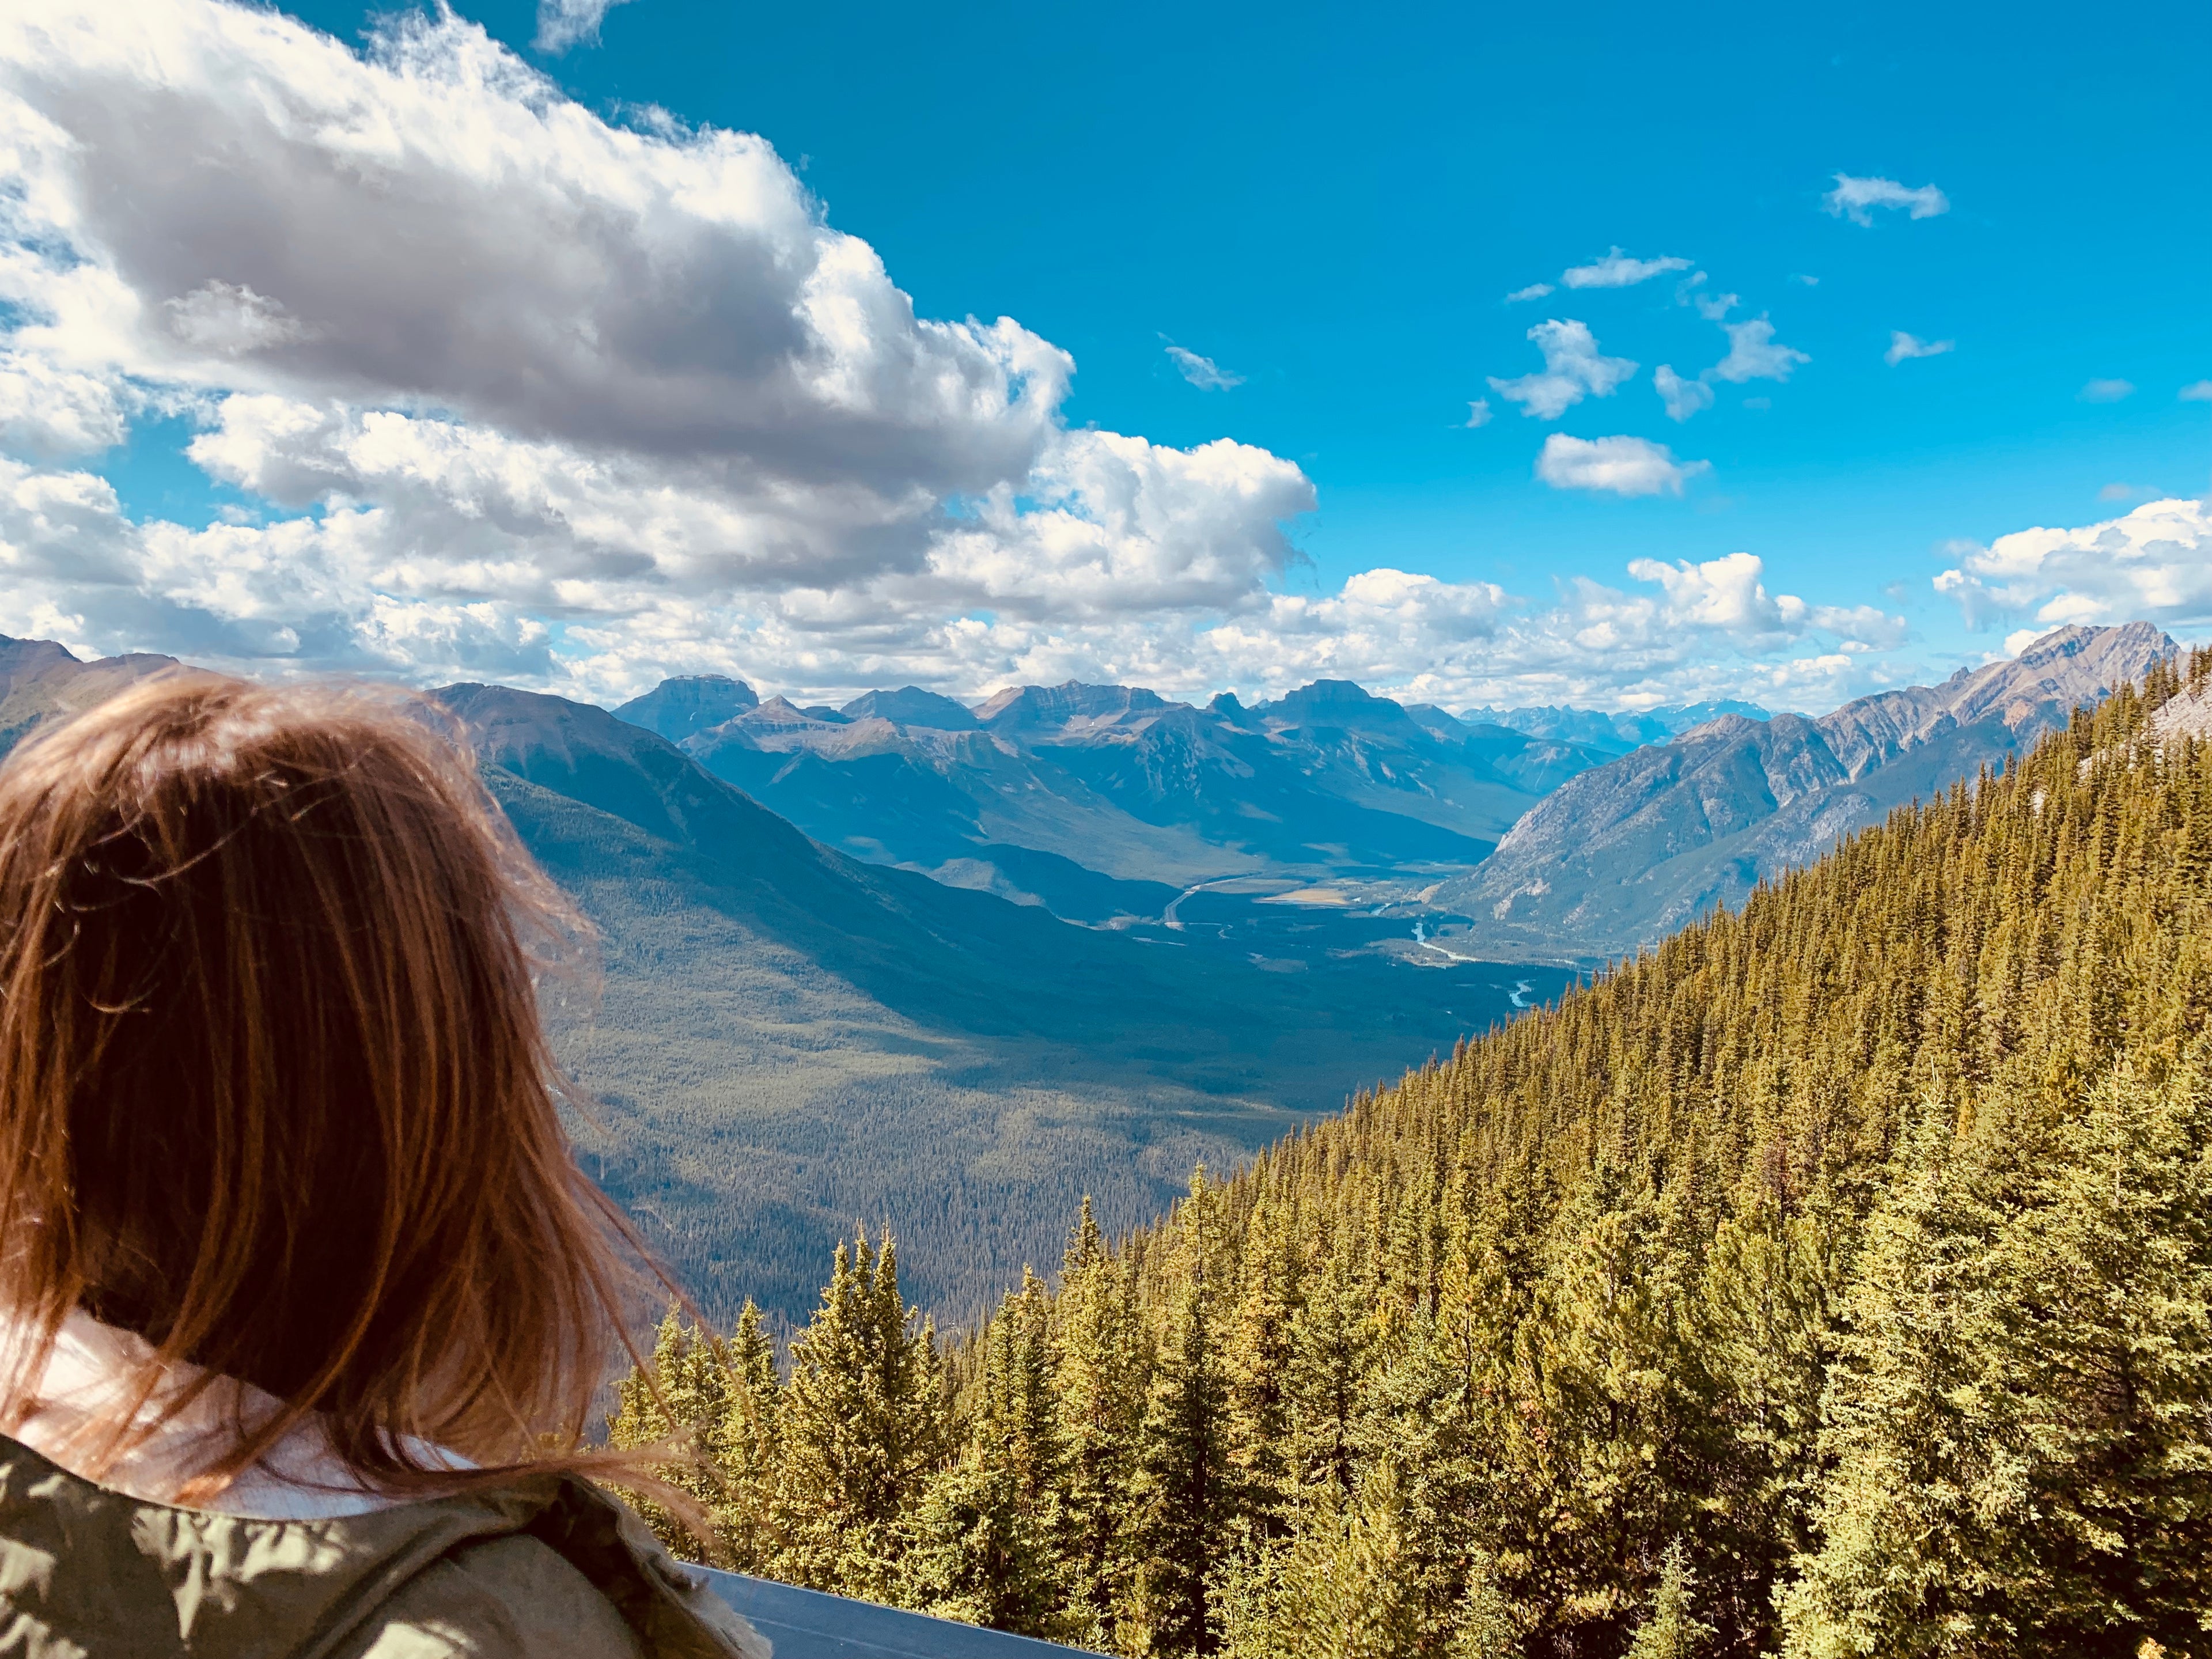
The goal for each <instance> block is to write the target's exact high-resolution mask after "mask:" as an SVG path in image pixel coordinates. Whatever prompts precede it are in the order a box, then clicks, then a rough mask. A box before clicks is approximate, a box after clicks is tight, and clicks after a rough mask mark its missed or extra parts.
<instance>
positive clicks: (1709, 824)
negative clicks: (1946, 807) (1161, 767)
mask: <svg viewBox="0 0 2212 1659" xmlns="http://www.w3.org/2000/svg"><path fill="white" fill-rule="evenodd" d="M2174 651H2175V646H2174V642H2173V641H2172V640H2171V639H2169V638H2167V637H2166V635H2164V634H2163V633H2161V632H2160V631H2159V630H2158V629H2156V628H2154V627H2153V626H2152V625H2151V624H2150V623H2128V624H2127V625H2125V626H2124V627H2119V628H2066V629H2060V630H2058V631H2057V633H2054V634H2051V635H2045V637H2044V638H2042V639H2040V640H2038V641H2035V642H2034V643H2033V645H2031V646H2030V647H2028V648H2027V650H2025V651H2023V652H2022V653H2021V654H2020V655H2019V656H2018V657H2016V658H2015V659H2011V660H2009V661H2005V662H1996V663H1991V664H1989V665H1986V666H1984V667H1981V668H1977V669H1971V670H1961V671H1960V672H1958V673H1957V674H1954V675H1953V676H1952V677H1951V678H1949V679H1948V680H1946V681H1944V682H1943V683H1942V684H1940V685H1931V686H1913V687H1910V688H1907V689H1905V690H1896V691H1885V692H1881V693H1879V694H1877V695H1875V696H1869V697H1862V698H1860V699H1858V701H1857V702H1849V703H1845V704H1844V706H1843V707H1842V708H1838V709H1837V710H1835V712H1834V713H1832V714H1824V715H1821V716H1820V718H1819V719H1817V720H1809V719H1807V718H1806V717H1805V716H1803V715H1801V714H1777V715H1774V716H1772V717H1771V719H1768V720H1748V719H1746V718H1744V717H1743V716H1741V715H1740V714H1727V715H1723V717H1722V718H1720V719H1718V720H1712V721H1710V722H1708V723H1706V724H1705V725H1703V726H1697V727H1695V728H1693V729H1692V730H1691V731H1688V732H1684V733H1683V734H1682V735H1680V736H1679V737H1677V738H1674V739H1673V740H1671V741H1670V742H1668V743H1664V744H1653V745H1650V746H1648V747H1645V748H1642V749H1638V750H1634V751H1633V752H1632V753H1630V754H1628V755H1626V756H1624V757H1621V758H1620V759H1619V760H1616V761H1613V762H1611V763H1607V765H1605V766H1602V767H1598V768H1594V769H1590V770H1589V771H1586V772H1583V773H1582V774H1581V775H1578V776H1577V777H1575V778H1574V779H1572V780H1571V781H1568V782H1567V783H1566V784H1565V786H1564V787H1561V788H1560V789H1559V790H1558V791H1556V792H1555V793H1553V794H1552V795H1551V796H1549V797H1548V798H1547V799H1545V800H1544V801H1543V802H1542V803H1541V805H1538V806H1537V807H1535V808H1534V810H1533V811H1530V812H1529V813H1528V815H1527V816H1526V817H1523V818H1522V820H1521V821H1520V822H1519V823H1516V824H1515V825H1514V826H1513V829H1511V830H1510V832H1509V833H1508V834H1507V835H1506V836H1505V837H1504V840H1503V841H1501V842H1499V843H1498V848H1497V851H1496V852H1494V853H1493V854H1492V855H1491V857H1490V858H1489V859H1488V860H1486V861H1485V863H1484V864H1483V865H1482V866H1481V867H1480V869H1478V870H1476V871H1475V872H1473V873H1471V874H1469V875H1467V876H1464V877H1462V878H1455V879H1453V880H1449V881H1445V882H1443V883H1440V884H1438V885H1437V887H1436V888H1435V889H1433V890H1431V891H1430V892H1429V893H1428V894H1427V895H1426V902H1429V903H1431V904H1433V905H1435V906H1437V907H1438V908H1443V909H1445V910H1449V911H1452V912H1455V913H1456V914H1457V915H1461V916H1463V917H1465V918H1466V919H1467V920H1466V921H1465V922H1464V923H1462V924H1452V925H1447V926H1446V927H1444V928H1443V934H1442V937H1441V938H1440V939H1438V940H1437V948H1438V949H1440V950H1442V951H1453V950H1464V951H1468V952H1469V953H1470V954H1472V955H1474V956H1476V957H1484V956H1488V955H1492V954H1493V953H1502V954H1503V955H1504V957H1507V958H1508V959H1511V958H1515V957H1524V956H1534V957H1565V958H1573V959H1585V960H1587V959H1589V958H1593V957H1596V958H1603V957H1618V956H1621V955H1623V954H1626V953H1627V952H1630V951H1635V950H1637V949H1639V948H1641V947H1643V946H1644V945H1651V944H1655V943H1656V942H1657V941H1658V940H1659V939H1662V938H1663V937H1665V936H1666V935H1667V934H1668V933H1673V932H1674V930H1675V929H1676V928H1678V927H1681V926H1683V925H1684V924H1686V923H1687V922H1689V921H1692V920H1694V919H1695V918H1697V917H1698V916H1699V915H1703V914H1704V913H1705V911H1707V910H1709V909H1711V908H1713V907H1714V906H1715V905H1723V906H1726V907H1728V908H1731V909H1733V908H1737V907H1739V906H1741V904H1742V902H1743V901H1744V900H1745V899H1746V898H1747V897H1748V896H1750V894H1751V892H1752V890H1753V888H1755V887H1756V886H1757V885H1758V884H1759V883H1760V882H1762V881H1765V880H1769V879H1771V878H1774V877H1776V876H1778V875H1779V874H1781V873H1782V872H1784V871H1785V870H1789V869H1793V868H1796V866H1800V865H1804V864H1809V863H1811V862H1812V861H1813V860H1815V859H1817V858H1819V857H1820V855H1821V854H1823V853H1826V851H1827V850H1828V849H1829V848H1831V847H1832V846H1834V845H1835V843H1836V842H1837V841H1838V839H1839V838H1840V837H1842V836H1847V835H1849V834H1850V833H1851V832H1852V831H1853V830H1856V829H1861V828H1863V826H1865V825H1867V824H1869V823H1875V822H1877V821H1878V820H1880V819H1881V818H1882V817H1886V816H1887V814H1888V813H1889V812H1890V811H1893V809H1895V808H1897V807H1899V806H1902V805H1905V804H1907V803H1908V802H1911V801H1913V800H1916V799H1919V800H1925V799H1929V798H1930V797H1932V796H1934V795H1936V794H1938V793H1942V791H1944V790H1946V789H1948V788H1949V787H1951V786H1952V785H1954V783H1957V782H1959V781H1962V780H1970V779H1972V778H1973V777H1974V776H1975V775H1976V774H1977V773H1978V772H1979V771H1980V770H1981V769H1983V768H1984V767H1998V766H2002V764H2003V763H2004V760H2005V757H2007V756H2008V755H2009V754H2013V753H2015V752H2016V751H2018V750H2021V749H2022V748H2024V747H2026V746H2027V745H2028V744H2033V742H2034V741H2035V740H2036V739H2037V738H2039V737H2041V736H2042V735H2043V734H2044V733H2045V732H2049V731H2051V729H2053V728H2054V727H2057V726H2063V725H2064V724H2065V723H2066V720H2068V718H2069V716H2070V715H2071V714H2072V713H2073V711H2074V709H2075V708H2077V707H2079V706H2081V705H2082V704H2085V703H2093V702H2097V701H2098V700H2099V698H2100V697H2101V696H2103V695H2104V694H2105V693H2106V691H2108V690H2111V688H2112V687H2113V686H2114V685H2116V684H2120V683H2122V682H2132V681H2136V680H2139V679H2140V678H2142V674H2143V672H2144V671H2145V670H2147V669H2148V668H2149V667H2150V665H2152V664H2153V663H2155V662H2159V661H2162V660H2164V659H2166V658H2168V657H2171V656H2172V655H2173V654H2174Z"/></svg>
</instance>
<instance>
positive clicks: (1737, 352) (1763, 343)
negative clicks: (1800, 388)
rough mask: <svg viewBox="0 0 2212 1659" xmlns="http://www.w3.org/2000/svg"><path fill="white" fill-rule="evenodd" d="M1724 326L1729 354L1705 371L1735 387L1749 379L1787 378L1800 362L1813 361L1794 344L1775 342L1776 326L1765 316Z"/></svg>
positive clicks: (1722, 326) (1724, 324)
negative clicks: (1787, 344) (1727, 338)
mask: <svg viewBox="0 0 2212 1659" xmlns="http://www.w3.org/2000/svg"><path fill="white" fill-rule="evenodd" d="M1721 328H1722V329H1723V331H1724V332H1726V334H1727V335H1728V337H1729V350H1728V356H1725V357H1723V358H1722V359H1721V360H1720V362H1717V363H1715V364H1714V365H1713V366H1712V367H1711V368H1709V369H1707V370H1706V371H1705V372H1706V373H1707V374H1710V375H1711V376H1712V377H1713V378H1714V379H1715V380H1727V381H1729V383H1730V384H1732V385H1735V386H1741V385H1742V384H1743V383H1744V382H1745V381H1747V380H1788V379H1789V378H1790V370H1791V369H1793V368H1796V367H1797V365H1798V364H1800V363H1809V362H1812V361H1813V360H1812V358H1810V357H1809V356H1807V355H1806V354H1805V353H1803V352H1802V351H1799V350H1797V349H1796V348H1795V347H1793V346H1786V345H1778V344H1776V343H1775V339H1774V325H1773V324H1772V323H1770V322H1768V321H1767V320H1766V319H1765V318H1764V317H1754V318H1753V319H1751V320H1750V321H1749V322H1743V323H1723V324H1722V325H1721Z"/></svg>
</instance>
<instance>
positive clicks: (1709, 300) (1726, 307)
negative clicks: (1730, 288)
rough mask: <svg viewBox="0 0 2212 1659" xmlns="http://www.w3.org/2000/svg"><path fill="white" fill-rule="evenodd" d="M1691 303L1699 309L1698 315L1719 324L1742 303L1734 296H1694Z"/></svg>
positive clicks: (1691, 297)
mask: <svg viewBox="0 0 2212 1659" xmlns="http://www.w3.org/2000/svg"><path fill="white" fill-rule="evenodd" d="M1690 303H1691V304H1692V305H1694V306H1696V307H1697V308H1698V315H1699V316H1700V317H1702V318H1704V319H1705V320H1706V321H1707V322H1709V323H1717V322H1719V321H1720V320H1721V319H1723V318H1724V317H1726V316H1727V315H1728V314H1729V313H1730V312H1731V311H1734V310H1735V308H1736V307H1737V306H1739V305H1741V303H1742V301H1740V300H1739V299H1737V298H1736V296H1735V295H1733V294H1692V295H1691V296H1690Z"/></svg>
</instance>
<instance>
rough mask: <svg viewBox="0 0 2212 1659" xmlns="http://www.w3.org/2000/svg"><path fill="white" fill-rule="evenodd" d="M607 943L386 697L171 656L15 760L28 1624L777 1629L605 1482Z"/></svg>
mask: <svg viewBox="0 0 2212 1659" xmlns="http://www.w3.org/2000/svg"><path fill="white" fill-rule="evenodd" d="M425 713H426V711H424V710H422V709H420V708H417V709H416V710H414V711H413V714H414V715H416V716H421V715H422V714H425ZM580 929H581V923H580V922H579V921H577V920H576V918H575V917H574V914H573V912H571V911H570V910H569V909H568V908H567V907H566V906H565V905H564V904H563V903H562V901H561V899H560V898H559V896H558V895H557V894H556V892H555V891H554V890H553V889H552V887H551V886H550V884H549V883H547V881H546V880H545V878H544V876H543V875H541V874H540V873H539V872H538V870H537V869H536V868H535V867H534V866H532V863H531V861H530V860H529V858H528V856H527V854H525V853H524V852H523V851H522V850H521V848H520V847H519V846H518V845H517V843H516V842H515V841H514V838H513V834H512V832H511V831H510V830H509V829H507V826H506V823H505V820H504V819H503V818H502V817H501V815H500V813H499V811H498V809H497V808H496V807H495V805H493V804H492V802H491V801H490V799H489V797H488V796H487V795H486V794H485V793H484V791H483V787H482V786H481V784H480V783H479V782H478V781H477V777H476V775H475V773H474V771H473V769H471V764H470V763H469V760H468V758H467V757H466V756H465V754H463V753H462V752H460V751H459V750H458V749H457V748H456V747H454V746H453V744H449V743H447V742H446V741H444V740H443V739H441V738H440V737H438V736H437V735H436V734H435V733H434V732H432V731H431V730H430V729H429V728H428V726H427V725H425V724H424V723H423V720H422V719H421V718H410V713H409V711H407V710H406V709H404V708H403V707H402V706H401V705H400V704H398V702H396V700H394V699H392V698H391V697H386V696H377V695H374V694H371V693H368V692H366V691H360V690H328V689H320V690H271V689H268V688H264V687H258V686H252V685H247V684H241V683H240V682H237V681H234V680H228V679H222V678H216V677H213V676H209V675H197V674H195V675H180V676H176V677H173V678H163V679H160V680H156V681H152V682H149V683H147V684H142V685H140V686H139V687H137V689H135V690H131V691H129V692H127V693H125V695H123V696H118V697H117V698H116V699H114V700H113V701H112V702H108V703H106V704H104V705H102V706H101V707H100V708H96V709H94V710H93V711H92V712H91V713H89V714H84V715H82V716H80V717H79V718H77V719H76V720H71V721H70V722H69V723H67V724H66V725H64V726H59V727H58V728H56V729H54V730H52V731H51V732H46V733H45V734H43V735H40V736H39V737H38V738H35V739H33V741H31V742H29V743H27V744H25V745H24V746H23V747H22V748H21V749H20V750H18V751H17V752H16V753H15V755H14V756H13V757H10V758H9V761H8V762H7V763H6V765H5V767H4V768H0V1434H4V1436H5V1438H4V1439H0V1632H4V1637H0V1646H6V1647H8V1649H9V1651H16V1650H19V1649H20V1650H22V1651H25V1652H27V1653H31V1654H63V1653H68V1654H77V1653H90V1654H94V1655H106V1654H116V1655H130V1656H134V1659H136V1656H141V1655H147V1656H151V1655H166V1654H179V1655H181V1654H185V1653H190V1654H193V1655H229V1654H240V1655H244V1654H254V1655H262V1654H267V1655H288V1656H299V1659H307V1656H313V1659H353V1656H363V1659H366V1656H374V1659H400V1656H408V1659H413V1656H446V1655H463V1654H466V1655H471V1656H498V1659H506V1656H518V1659H520V1656H530V1659H586V1656H593V1659H597V1656H629V1655H655V1656H658V1655H682V1656H698V1659H710V1656H728V1655H732V1654H739V1655H745V1656H749V1659H763V1656H765V1655H766V1654H767V1651H768V1649H767V1645H766V1644H764V1643H763V1642H762V1641H761V1640H760V1638H758V1637H757V1636H756V1635H754V1634H753V1633H752V1632H751V1630H750V1627H749V1626H745V1625H744V1621H743V1620H739V1619H738V1617H737V1616H736V1615H735V1614H734V1613H731V1612H730V1611H729V1610H728V1609H727V1608H726V1607H723V1606H722V1604H721V1603H720V1601H717V1600H716V1599H715V1598H714V1595H712V1594H711V1592H708V1591H707V1590H706V1589H703V1588H702V1587H701V1581H700V1580H699V1579H698V1578H697V1576H696V1574H694V1573H692V1572H691V1571H690V1570H688V1569H686V1568H684V1567H681V1566H679V1565H677V1564H676V1563H675V1562H674V1561H672V1560H671V1559H669V1557H668V1556H667V1555H666V1554H665V1553H663V1552H661V1551H660V1550H659V1547H657V1546H655V1545H654V1544H653V1541H652V1540H651V1538H650V1536H649V1534H647V1532H646V1530H645V1528H643V1527H642V1526H641V1525H640V1524H639V1523H638V1522H636V1521H635V1519H634V1518H633V1517H632V1516H630V1515H629V1512H628V1511H627V1510H624V1509H623V1507H622V1506H621V1505H619V1504H617V1503H615V1502H614V1501H613V1500H612V1499H611V1498H608V1497H606V1496H605V1495H604V1494H603V1493H601V1492H599V1490H598V1489H597V1488H596V1487H594V1486H592V1485H590V1484H589V1483H588V1482H587V1480H585V1479H584V1478H583V1477H584V1476H586V1474H592V1473H601V1474H617V1475H620V1474H623V1471H624V1465H623V1463H622V1462H620V1461H619V1460H618V1459H617V1458H616V1457H615V1456H614V1455H611V1454H608V1453H605V1452H601V1453H597V1454H594V1453H592V1452H591V1451H589V1450H587V1449H585V1447H584V1443H583V1431H584V1429H585V1425H586V1421H587V1419H588V1415H589V1410H590V1407H591V1403H592V1397H593V1395H594V1393H595V1391H596V1390H597V1389H598V1386H599V1383H600V1382H601V1380H602V1378H603V1377H604V1376H605V1374H606V1370H607V1363H608V1361H609V1359H610V1358H611V1353H610V1346H609V1345H610V1341H611V1340H612V1339H613V1338H614V1337H615V1335H616V1334H617V1332H618V1330H619V1317H620V1312H621V1304H622V1303H623V1291H624V1288H625V1285H626V1282H627V1281H626V1279H625V1276H624V1273H623V1268H622V1266H621V1263H622V1262H623V1259H624V1252H625V1251H626V1249H628V1248H629V1245H630V1244H631V1243H632V1241H631V1240H630V1237H629V1232H628V1230H627V1228H626V1227H625V1226H624V1225H623V1222H622V1220H621V1218H620V1217H619V1215H618V1214H617V1212H616V1211H615V1210H614V1209H613V1207H612V1206H611V1205H610V1203H609V1202H608V1201H607V1200H606V1199H605V1198H604V1197H603V1196H602V1195H601V1194H599V1191H598V1190H597V1189H596V1188H593V1187H592V1185H591V1184H590V1183H589V1182H587V1181H586V1180H585V1179H584V1177H583V1176H581V1175H580V1173H579V1172H578V1170H577V1169H576V1166H575V1164H574V1160H573V1159H572V1158H571V1157H570V1154H569V1150H568V1144H567V1141H566V1139H565V1138H564V1136H563V1134H562V1128H561V1125H560V1121H559V1118H558V1115H557V1111H556V1105H557V1091H558V1089H559V1087H560V1085H559V1084H558V1082H557V1080H556V1078H557V1074H556V1070H555V1068H554V1066H553V1063H552V1060H551V1059H550V1055H549V1054H548V1051H547V1046H546V1041H545V1036H544V1031H543V1030H542V1028H541V1026H540V1024H539V1019H538V1003H537V994H536V987H535V983H534V981H535V977H536V974H535V970H536V969H538V968H539V967H542V966H543V965H544V960H543V959H544V957H545V955H546V947H548V946H550V945H557V944H558V942H559V941H560V940H561V939H562V937H563V936H564V935H565V936H567V937H569V938H574V937H576V936H577V935H578V934H579V933H580Z"/></svg>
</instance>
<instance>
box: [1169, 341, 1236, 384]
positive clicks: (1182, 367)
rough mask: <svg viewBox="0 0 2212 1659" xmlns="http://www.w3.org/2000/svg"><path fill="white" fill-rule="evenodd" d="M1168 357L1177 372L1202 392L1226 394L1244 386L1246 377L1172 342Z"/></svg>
mask: <svg viewBox="0 0 2212 1659" xmlns="http://www.w3.org/2000/svg"><path fill="white" fill-rule="evenodd" d="M1168 356H1169V359H1170V361H1171V362H1174V364H1175V366H1176V370H1177V372H1179V373H1180V374H1182V377H1183V379H1184V380H1188V381H1189V382H1190V383H1191V384H1192V385H1193V386H1196V387H1197V388H1198V389H1199V390H1200V392H1226V391H1228V390H1229V388H1230V387H1231V386H1243V384H1244V377H1243V375H1242V374H1236V373H1234V372H1233V371H1231V370H1230V369H1226V368H1222V367H1221V365H1220V364H1218V363H1217V362H1214V361H1213V359H1212V358H1211V357H1201V356H1199V355H1198V354H1197V353H1196V352H1195V351H1186V350H1184V349H1182V347H1181V346H1179V345H1177V344H1176V343H1175V342H1174V341H1172V340H1170V342H1168Z"/></svg>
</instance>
